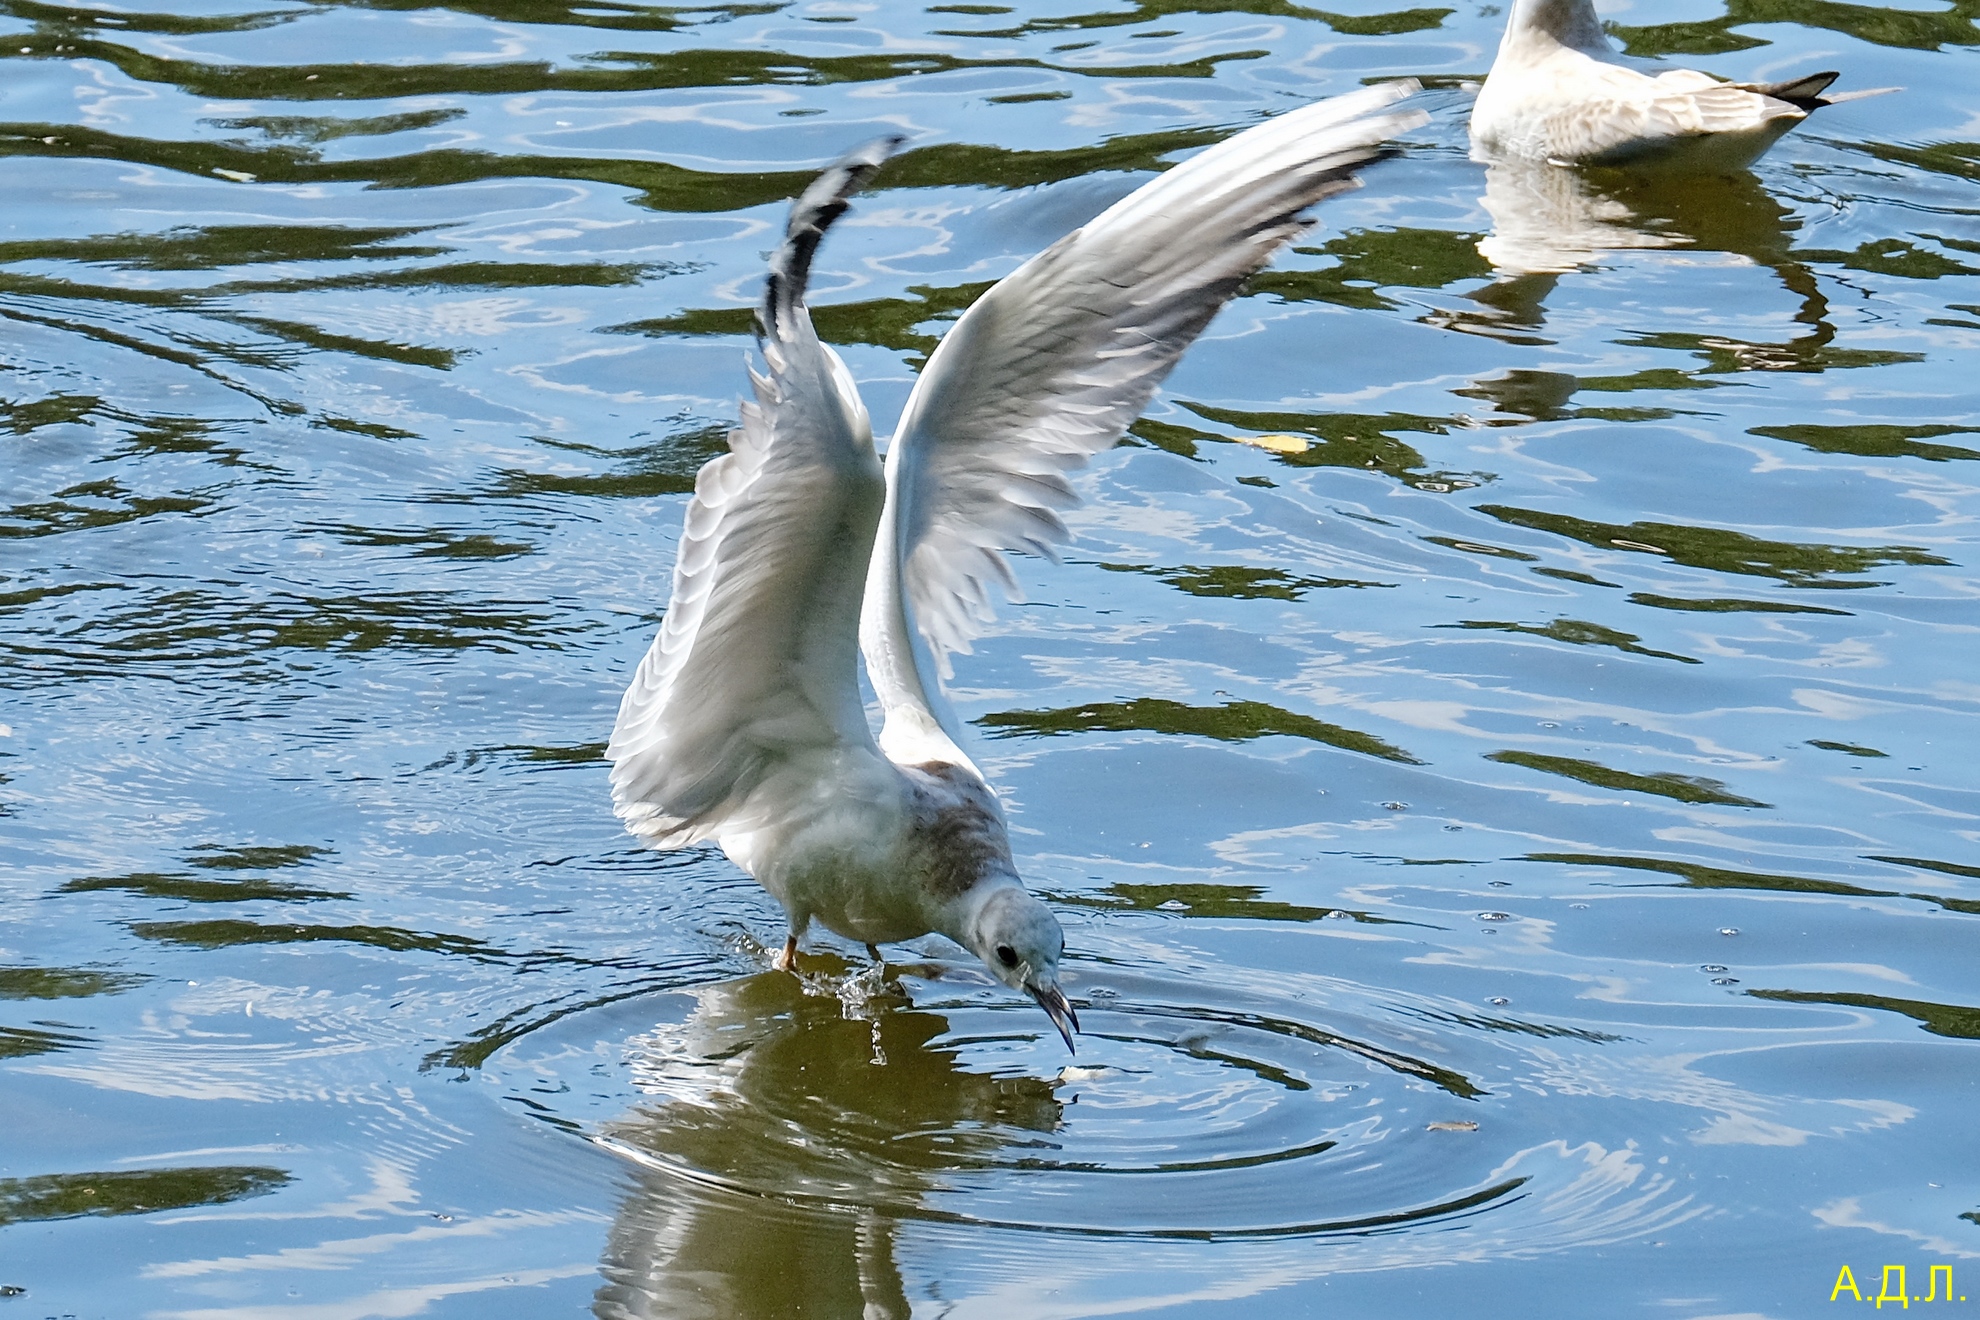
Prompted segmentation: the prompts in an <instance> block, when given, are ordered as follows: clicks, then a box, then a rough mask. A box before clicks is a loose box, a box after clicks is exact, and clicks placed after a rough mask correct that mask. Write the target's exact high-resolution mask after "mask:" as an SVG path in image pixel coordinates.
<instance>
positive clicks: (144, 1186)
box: [0, 1164, 293, 1227]
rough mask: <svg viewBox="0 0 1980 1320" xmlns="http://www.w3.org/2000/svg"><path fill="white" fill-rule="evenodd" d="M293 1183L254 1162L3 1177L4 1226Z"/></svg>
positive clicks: (207, 1201)
mask: <svg viewBox="0 0 1980 1320" xmlns="http://www.w3.org/2000/svg"><path fill="white" fill-rule="evenodd" d="M291 1181H293V1179H292V1177H291V1176H290V1174H289V1173H288V1172H287V1171H286V1170H283V1169H271V1168H267V1167H265V1166H262V1165H254V1164H218V1165H199V1166H194V1167H191V1168H180V1169H119V1170H116V1171H113V1172H106V1173H46V1174H42V1175H40V1176H39V1177H34V1178H0V1227H5V1226H6V1225H8V1224H31V1223H37V1222H44V1221H47V1220H51V1219H78V1218H81V1217H82V1216H84V1215H142V1214H149V1213H151V1212H152V1211H155V1210H184V1209H187V1208H188V1207H191V1206H196V1205H225V1204H227V1203H228V1202H229V1201H244V1200H246V1199H248V1198H249V1197H252V1196H266V1195H267V1194H268V1193H270V1192H272V1191H274V1190H276V1189H277V1188H279V1187H282V1186H285V1185H286V1184H288V1183H289V1182H291Z"/></svg>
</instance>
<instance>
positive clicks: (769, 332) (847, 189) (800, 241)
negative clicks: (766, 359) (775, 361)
mask: <svg viewBox="0 0 1980 1320" xmlns="http://www.w3.org/2000/svg"><path fill="white" fill-rule="evenodd" d="M906 141H907V139H906V138H904V137H899V136H890V137H880V138H874V139H873V140H872V141H871V142H865V143H862V144H860V145H859V146H857V147H854V148H853V149H852V150H851V151H848V152H847V153H846V154H845V155H843V156H841V157H839V158H838V159H837V160H835V161H833V162H832V163H831V164H830V165H828V166H826V167H825V171H824V173H822V174H820V175H819V176H818V177H817V178H816V179H813V180H812V181H811V186H810V187H809V188H806V189H805V190H804V192H803V193H802V194H800V195H799V197H798V199H797V200H796V201H794V202H792V203H791V218H790V221H789V222H788V223H787V224H786V225H785V226H784V241H783V242H782V243H780V244H779V245H778V246H777V250H776V251H775V252H773V253H771V254H770V282H769V285H768V286H767V287H766V288H765V289H764V291H763V307H762V310H761V311H759V312H758V313H757V317H758V320H759V321H760V323H761V324H760V327H759V329H760V331H761V333H762V335H763V336H764V337H765V338H768V339H782V338H785V334H784V327H785V326H786V325H787V324H788V323H789V321H790V319H791V317H792V316H794V315H795V314H796V313H797V310H798V308H800V307H801V306H803V304H804V287H805V284H806V283H807V282H808V281H809V280H810V279H811V258H812V255H813V254H814V253H816V252H817V251H818V243H819V240H820V239H822V238H824V237H825V231H826V230H827V229H830V228H831V227H832V222H833V221H834V220H837V219H838V218H839V217H840V216H842V215H844V214H845V213H846V207H847V206H848V205H850V204H851V202H850V199H851V197H852V195H853V194H854V193H856V192H858V191H859V190H860V189H862V188H864V187H865V186H866V182H867V180H868V179H871V178H872V177H873V173H874V171H875V170H878V169H879V168H880V167H881V166H882V165H884V164H885V163H886V161H887V158H888V157H889V156H891V155H893V154H894V153H895V152H896V151H898V150H899V149H900V147H901V144H902V143H903V142H906Z"/></svg>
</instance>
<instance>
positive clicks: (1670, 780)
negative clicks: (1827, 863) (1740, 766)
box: [1485, 751, 1773, 807]
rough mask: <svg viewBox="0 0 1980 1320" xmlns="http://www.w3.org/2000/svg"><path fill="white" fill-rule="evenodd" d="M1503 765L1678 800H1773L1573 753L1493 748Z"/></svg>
mask: <svg viewBox="0 0 1980 1320" xmlns="http://www.w3.org/2000/svg"><path fill="white" fill-rule="evenodd" d="M1485 759H1486V760H1488V761H1497V762H1499V763H1500V764H1502V765H1517V766H1524V767H1525V768H1526V769H1528V770H1538V771H1539V772H1540V773H1542V774H1548V775H1559V776H1561V777H1562V778H1564V779H1572V780H1575V781H1577V782H1579V783H1583V784H1589V785H1592V786H1593V787H1596V788H1613V789H1617V790H1619V791H1621V792H1625V793H1653V794H1655V795H1656V796H1658V797H1667V798H1675V799H1676V800H1677V801H1679V802H1696V803H1700V804H1709V805H1718V806H1727V807H1770V806H1772V805H1773V804H1772V803H1768V802H1760V801H1757V800H1755V799H1753V798H1748V797H1741V796H1739V795H1738V794H1737V793H1731V792H1728V791H1727V790H1726V786H1725V784H1724V783H1722V782H1720V781H1719V780H1717V779H1706V778H1704V777H1703V776H1700V775H1680V774H1673V773H1671V772H1669V771H1664V772H1661V773H1658V774H1653V775H1637V774H1631V773H1630V772H1628V771H1627V770H1612V769H1610V768H1609V767H1608V766H1606V765H1603V764H1602V763H1601V762H1599V761H1583V760H1580V759H1578V758H1575V757H1571V756H1543V755H1541V754H1540V753H1539V752H1520V751H1504V752H1492V753H1490V754H1488V755H1487V756H1486V757H1485Z"/></svg>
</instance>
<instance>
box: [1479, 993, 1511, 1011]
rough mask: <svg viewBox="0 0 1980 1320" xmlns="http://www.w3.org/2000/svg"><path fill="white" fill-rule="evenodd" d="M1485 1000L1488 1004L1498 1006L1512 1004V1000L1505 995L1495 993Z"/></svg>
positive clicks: (1502, 1006)
mask: <svg viewBox="0 0 1980 1320" xmlns="http://www.w3.org/2000/svg"><path fill="white" fill-rule="evenodd" d="M1485 1002H1486V1003H1488V1004H1496V1005H1497V1006H1498V1007H1500V1008H1504V1007H1505V1006H1506V1005H1507V1004H1510V1003H1511V1002H1512V1000H1510V999H1508V998H1506V997H1505V996H1504V995H1493V996H1492V997H1491V998H1490V999H1488V1000H1486V1001H1485Z"/></svg>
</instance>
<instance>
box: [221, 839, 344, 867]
mask: <svg viewBox="0 0 1980 1320" xmlns="http://www.w3.org/2000/svg"><path fill="white" fill-rule="evenodd" d="M331 852H332V850H331V849H329V848H322V847H318V846H317V845H316V844H313V843H277V844H250V845H247V846H245V847H237V848H229V847H225V846H223V845H221V844H217V843H202V844H201V845H199V847H197V848H194V849H193V850H192V852H191V853H190V854H189V855H188V856H187V857H186V865H188V866H197V867H200V868H201V869H203V870H207V871H273V870H277V869H279V868H281V867H284V866H306V865H308V864H309V863H310V862H313V861H315V860H316V859H317V858H319V857H327V856H329V855H330V853H331Z"/></svg>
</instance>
